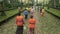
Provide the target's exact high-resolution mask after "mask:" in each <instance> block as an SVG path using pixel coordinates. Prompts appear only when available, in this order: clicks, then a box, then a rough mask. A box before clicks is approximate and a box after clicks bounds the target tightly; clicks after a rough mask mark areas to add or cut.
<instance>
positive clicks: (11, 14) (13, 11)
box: [0, 9, 18, 22]
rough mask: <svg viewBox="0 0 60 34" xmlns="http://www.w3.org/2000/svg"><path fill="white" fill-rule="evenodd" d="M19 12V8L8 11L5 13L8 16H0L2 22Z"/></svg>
mask: <svg viewBox="0 0 60 34" xmlns="http://www.w3.org/2000/svg"><path fill="white" fill-rule="evenodd" d="M17 13H18V10H17V9H14V10H10V11H6V12H5V14H6V16H0V22H1V21H3V20H5V19H7V18H9V17H11V16H13V15H15V14H17Z"/></svg>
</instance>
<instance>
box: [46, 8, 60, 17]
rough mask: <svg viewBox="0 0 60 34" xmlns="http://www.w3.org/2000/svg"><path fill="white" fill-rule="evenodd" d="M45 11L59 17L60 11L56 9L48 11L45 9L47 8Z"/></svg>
mask: <svg viewBox="0 0 60 34" xmlns="http://www.w3.org/2000/svg"><path fill="white" fill-rule="evenodd" d="M45 9H46V10H47V11H49V12H51V13H53V14H54V15H57V16H59V17H60V10H57V9H53V8H50V9H47V7H45Z"/></svg>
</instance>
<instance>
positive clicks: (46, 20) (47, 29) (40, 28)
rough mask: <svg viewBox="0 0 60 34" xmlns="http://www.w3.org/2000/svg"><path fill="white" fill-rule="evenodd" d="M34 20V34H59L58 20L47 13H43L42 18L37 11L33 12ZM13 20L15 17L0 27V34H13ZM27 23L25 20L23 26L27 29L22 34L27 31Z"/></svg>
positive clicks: (14, 29) (59, 23) (14, 25)
mask: <svg viewBox="0 0 60 34" xmlns="http://www.w3.org/2000/svg"><path fill="white" fill-rule="evenodd" d="M22 15H23V14H22ZM29 18H30V17H29ZM29 18H28V19H29ZM34 18H35V19H36V20H37V21H36V27H35V34H60V19H58V18H56V17H54V16H53V15H51V14H49V13H47V12H45V15H44V16H41V15H40V13H39V11H38V10H36V11H35V15H34ZM15 19H16V17H14V18H12V19H11V20H9V21H8V22H7V23H5V24H4V25H2V26H0V34H15V32H16V24H15ZM27 21H28V20H25V26H26V27H27V29H26V30H24V34H27V33H28V30H29V28H28V25H29V24H28V22H27Z"/></svg>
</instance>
